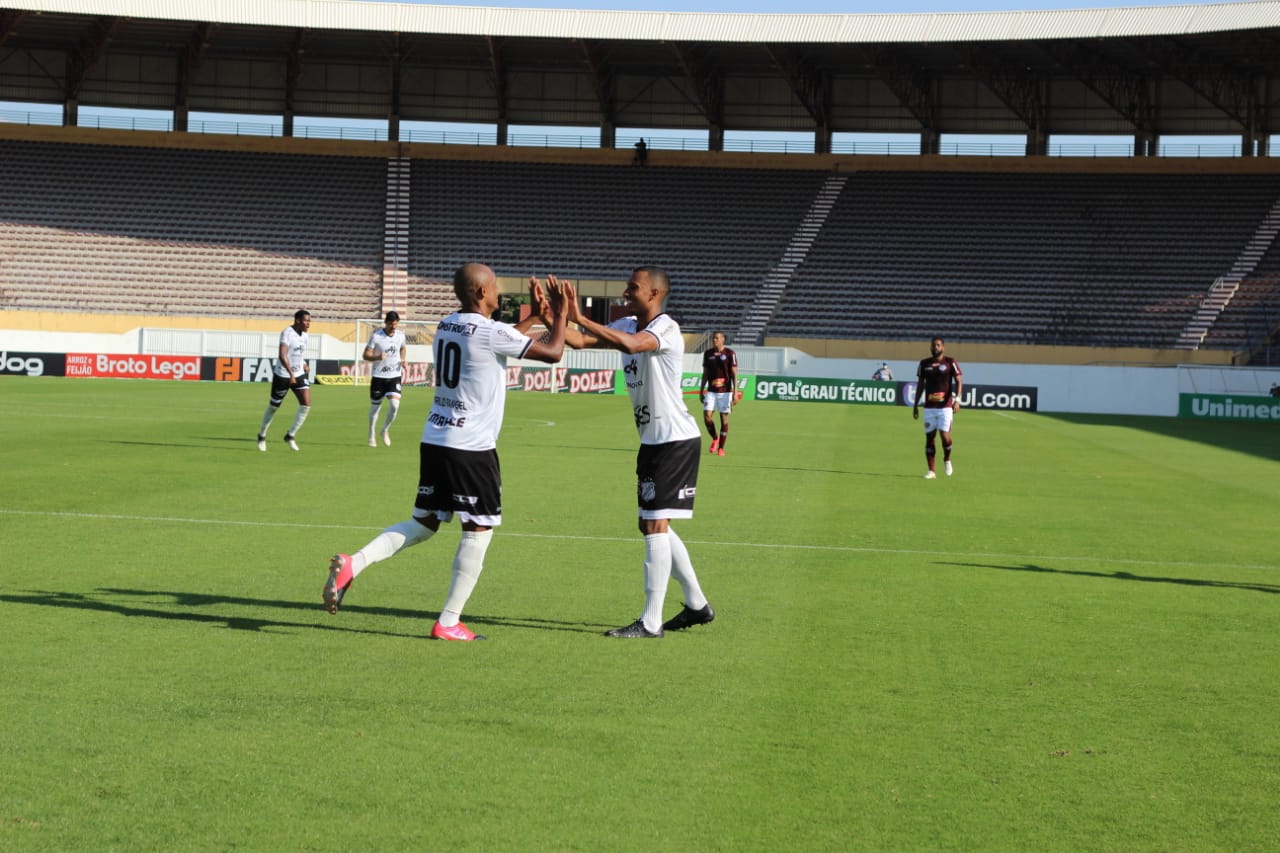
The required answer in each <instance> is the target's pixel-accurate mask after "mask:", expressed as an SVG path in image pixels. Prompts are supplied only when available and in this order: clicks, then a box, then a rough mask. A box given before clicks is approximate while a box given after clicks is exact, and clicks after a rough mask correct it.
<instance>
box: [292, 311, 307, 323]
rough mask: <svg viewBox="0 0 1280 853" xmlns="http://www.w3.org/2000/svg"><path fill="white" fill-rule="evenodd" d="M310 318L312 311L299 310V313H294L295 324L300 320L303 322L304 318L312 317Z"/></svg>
mask: <svg viewBox="0 0 1280 853" xmlns="http://www.w3.org/2000/svg"><path fill="white" fill-rule="evenodd" d="M310 316H311V312H310V311H308V310H307V309H305V308H299V309H298V310H297V311H294V312H293V322H295V323H296V322H298V321H299V320H301V319H302V318H303V317H310Z"/></svg>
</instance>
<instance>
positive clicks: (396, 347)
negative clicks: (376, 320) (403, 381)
mask: <svg viewBox="0 0 1280 853" xmlns="http://www.w3.org/2000/svg"><path fill="white" fill-rule="evenodd" d="M364 348H365V349H371V350H373V351H374V353H375V354H376V355H382V356H385V357H384V358H382V359H379V360H378V361H373V362H370V364H372V365H373V375H374V376H376V377H377V378H378V379H394V378H396V377H397V376H399V375H400V372H401V369H402V368H401V366H400V351H401V350H402V349H404V332H401V331H398V330H397V331H396V333H395V334H394V335H388V334H387V330H386V329H375V330H374V332H373V334H372V335H370V336H369V343H367V344H365V347H364Z"/></svg>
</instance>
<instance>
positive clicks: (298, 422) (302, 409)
mask: <svg viewBox="0 0 1280 853" xmlns="http://www.w3.org/2000/svg"><path fill="white" fill-rule="evenodd" d="M310 411H311V407H310V406H299V407H298V414H296V415H294V417H293V426H291V427H289V435H297V434H298V430H300V429H302V425H303V424H304V423H306V420H307V414H308V413H309V412H310Z"/></svg>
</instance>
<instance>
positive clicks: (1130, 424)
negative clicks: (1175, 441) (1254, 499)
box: [1040, 412, 1280, 462]
mask: <svg viewBox="0 0 1280 853" xmlns="http://www.w3.org/2000/svg"><path fill="white" fill-rule="evenodd" d="M1040 417H1044V418H1052V419H1054V420H1059V421H1062V422H1064V423H1069V424H1080V425H1082V426H1118V427H1127V428H1129V429H1136V430H1142V431H1144V432H1151V433H1156V434H1158V435H1163V436H1166V437H1168V438H1180V439H1183V440H1184V441H1194V442H1198V443H1200V444H1207V445H1209V446H1211V447H1221V448H1224V449H1227V450H1234V451H1236V452H1238V453H1247V454H1249V455H1251V456H1258V457H1261V458H1263V459H1270V460H1272V461H1277V462H1280V441H1276V440H1275V436H1276V425H1275V423H1274V422H1273V421H1254V422H1249V421H1210V420H1203V421H1202V420H1194V419H1191V418H1159V417H1145V416H1140V415H1075V414H1065V413H1062V412H1042V413H1041V414H1040Z"/></svg>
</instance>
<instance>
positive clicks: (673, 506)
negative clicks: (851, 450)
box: [549, 266, 716, 639]
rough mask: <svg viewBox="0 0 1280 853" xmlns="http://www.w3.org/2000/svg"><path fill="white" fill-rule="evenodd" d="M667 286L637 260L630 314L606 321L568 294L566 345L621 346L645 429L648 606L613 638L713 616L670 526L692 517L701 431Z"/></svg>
mask: <svg viewBox="0 0 1280 853" xmlns="http://www.w3.org/2000/svg"><path fill="white" fill-rule="evenodd" d="M549 283H550V287H551V289H552V290H554V289H555V288H556V287H557V282H556V281H555V279H554V278H552V279H550V280H549ZM570 290H571V288H570ZM670 291H671V279H670V277H669V276H668V275H667V273H666V272H664V271H663V270H661V269H659V268H658V267H653V266H644V267H639V268H638V269H636V270H635V271H634V272H632V273H631V276H630V278H629V279H628V280H627V286H626V289H625V290H624V291H623V293H622V298H623V301H624V303H625V305H626V307H627V308H628V309H629V310H630V311H631V312H632V313H631V315H630V316H627V317H623V318H621V319H619V320H616V321H614V322H613V323H610V324H609V325H607V326H605V325H602V324H600V323H596V322H595V321H593V320H590V319H588V318H587V317H585V316H584V315H583V314H582V313H581V311H580V310H579V307H578V301H577V299H576V297H573V296H571V295H568V294H567V295H566V300H565V301H566V305H567V311H568V314H569V321H570V322H572V323H575V324H577V326H578V327H579V328H578V329H577V330H572V329H571V330H569V331H568V332H566V333H565V342H566V343H567V344H568V345H569V346H571V347H574V348H575V349H578V348H582V347H592V346H606V347H611V348H613V349H616V350H619V351H620V352H621V353H622V372H623V375H624V376H625V377H626V383H627V394H628V396H629V397H630V400H631V413H632V416H633V417H634V420H635V426H636V431H637V432H638V433H639V434H640V450H639V452H638V453H637V455H636V496H637V501H638V503H639V516H640V518H639V527H640V533H641V535H643V536H644V592H645V605H644V612H643V613H642V614H641V616H640V618H639V619H636V620H635V621H634V622H632V623H630V624H628V625H624V626H622V627H621V628H614V629H613V630H610V631H606V632H605V636H608V637H620V638H623V639H654V638H658V637H661V636H663V634H664V632H665V631H681V630H684V629H686V628H691V627H693V626H695V625H705V624H707V623H709V622H711V621H712V620H713V619H715V618H716V614H715V611H714V610H713V609H712V607H711V604H710V602H708V601H707V597H706V595H704V594H703V592H702V587H701V585H700V584H699V582H698V575H697V573H696V572H695V571H694V569H693V562H692V560H691V559H690V557H689V551H688V549H687V548H686V547H685V545H684V542H683V541H682V540H681V539H680V537H679V536H677V535H676V532H675V530H673V529H672V528H671V522H672V520H674V519H685V518H692V517H693V499H694V495H695V494H696V492H697V483H698V460H699V458H700V456H701V450H702V438H701V436H700V435H699V431H698V422H697V421H696V420H694V417H693V415H691V414H689V408H688V406H686V405H685V402H684V396H683V394H682V392H681V388H680V379H681V377H682V375H683V370H684V339H683V338H682V337H681V335H680V326H679V325H678V324H677V323H676V321H675V320H674V319H672V317H671V315H669V314H667V313H666V312H665V311H664V309H663V304H664V302H665V301H666V298H667V294H668V293H669V292H670ZM673 575H674V577H675V579H676V581H677V582H678V583H679V584H680V587H681V589H682V590H683V592H684V606H683V607H682V608H681V610H680V612H679V613H677V614H676V615H675V616H673V617H672V618H671V619H668V620H667V621H666V622H663V621H662V609H663V604H664V603H665V600H666V595H667V585H668V583H669V582H670V580H671V577H672V576H673Z"/></svg>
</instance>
